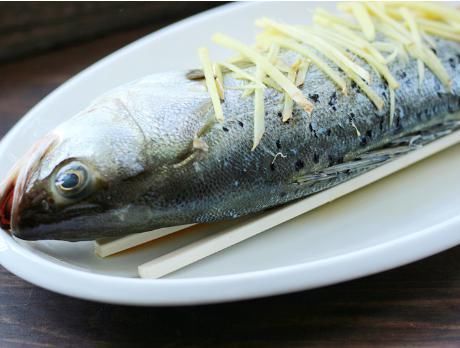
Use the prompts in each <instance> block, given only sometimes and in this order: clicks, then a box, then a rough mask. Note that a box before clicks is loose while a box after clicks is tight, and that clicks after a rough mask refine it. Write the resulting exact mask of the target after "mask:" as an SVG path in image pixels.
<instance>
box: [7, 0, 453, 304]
mask: <svg viewBox="0 0 460 348" xmlns="http://www.w3.org/2000/svg"><path fill="white" fill-rule="evenodd" d="M317 5H318V4H315V3H289V2H283V3H281V2H271V3H249V4H248V3H238V4H230V5H226V6H222V7H220V8H217V9H214V10H211V11H208V12H206V13H203V14H200V15H197V16H194V17H191V18H189V19H187V20H185V21H182V22H179V23H177V24H174V25H172V26H170V27H167V28H165V29H163V30H160V31H158V32H156V33H153V34H151V35H148V36H146V37H145V38H143V39H141V40H138V41H136V42H134V43H133V44H131V45H129V46H126V47H125V48H123V49H121V50H119V51H117V52H115V53H114V54H112V55H110V56H108V57H107V58H105V59H103V60H101V61H100V62H98V63H96V64H95V65H93V66H91V67H90V68H88V69H86V70H85V71H83V72H82V73H80V74H79V75H77V76H76V77H74V78H73V79H71V80H69V81H68V82H67V83H65V84H64V85H62V86H61V87H59V88H58V89H57V90H56V91H54V92H53V93H51V94H50V95H49V96H48V97H47V98H45V99H44V100H43V101H42V102H40V103H39V104H38V105H37V106H36V107H35V108H33V109H32V110H31V111H30V112H29V113H28V114H27V115H26V116H25V117H24V118H23V119H22V120H21V121H20V122H19V123H18V124H17V125H16V127H14V129H13V130H12V131H11V132H10V133H9V134H8V135H7V136H6V137H5V138H4V139H3V141H2V142H1V145H0V158H2V161H1V162H0V177H4V176H5V175H6V172H7V171H8V169H9V168H10V167H11V165H12V164H13V162H14V160H15V158H18V157H19V156H21V155H22V154H23V153H24V152H25V151H26V149H27V148H28V147H29V146H30V144H31V143H32V142H33V141H34V140H35V139H37V138H38V137H39V136H40V135H42V134H44V133H45V132H46V131H48V130H49V129H50V128H52V127H54V126H56V125H57V124H58V123H60V122H62V121H63V120H65V119H66V118H68V117H70V116H71V115H73V114H74V113H76V112H77V111H79V110H80V109H82V108H83V107H85V106H86V105H87V104H88V103H89V102H90V101H91V100H92V99H93V98H94V97H96V96H98V95H99V94H101V93H102V92H104V91H106V90H108V89H110V88H112V87H115V86H117V85H119V84H122V83H124V82H127V81H130V80H133V79H136V78H138V77H141V76H143V75H146V74H150V73H153V72H161V71H167V70H174V69H182V68H193V67H196V66H198V60H197V52H196V51H197V47H199V46H202V45H206V46H208V47H211V53H212V56H213V58H220V57H226V56H228V54H229V52H227V51H225V50H224V49H218V48H217V47H216V46H214V45H213V44H212V43H211V41H210V37H211V35H212V34H213V33H214V32H224V33H227V34H231V35H233V36H234V37H237V38H239V39H241V40H242V41H246V42H248V43H249V42H252V41H253V37H254V26H253V22H254V20H255V19H256V18H258V17H261V16H270V17H272V18H275V19H280V20H284V21H290V22H296V23H302V22H304V23H306V22H307V21H308V18H311V10H312V9H313V8H314V7H316V6H317ZM321 6H322V7H328V8H331V9H332V8H334V7H335V4H334V3H321ZM459 170H460V146H457V147H453V148H451V149H448V150H446V151H444V152H442V153H440V154H438V155H436V156H434V157H431V158H429V159H427V160H424V161H423V162H421V163H419V164H416V165H414V166H412V167H410V168H408V169H406V170H404V171H401V172H399V173H397V174H395V175H392V176H390V177H388V178H386V179H384V180H381V181H379V182H377V183H375V184H373V185H370V186H368V187H366V188H364V189H361V190H359V191H357V192H355V193H353V194H350V195H348V196H346V197H344V198H341V199H339V200H337V201H335V202H333V203H330V204H328V205H326V206H323V207H322V208H319V209H316V210H314V211H312V212H310V213H308V214H305V215H303V216H301V217H299V218H297V219H295V220H292V221H290V222H288V223H284V224H282V225H280V226H277V227H276V228H273V229H271V230H269V231H267V232H265V233H263V234H261V235H259V236H257V237H254V238H252V239H250V240H248V241H246V242H244V243H241V244H239V245H236V246H234V247H232V248H229V249H227V250H225V251H223V252H220V253H218V254H216V255H214V256H212V257H209V258H207V259H205V260H202V261H201V262H198V263H196V264H194V265H191V266H189V267H187V268H184V269H182V270H180V271H178V272H176V273H173V274H171V275H169V276H168V277H166V278H164V279H159V280H142V279H138V278H136V268H137V266H138V265H139V264H141V263H143V262H146V261H148V260H150V259H152V258H154V257H156V256H158V255H161V254H164V253H166V252H168V251H171V250H173V249H175V248H177V247H179V246H181V245H184V244H186V243H189V242H190V241H192V240H195V239H198V238H200V237H203V235H200V236H197V235H195V234H193V235H190V236H189V237H188V240H184V239H179V238H167V239H165V240H163V241H162V242H161V243H157V244H155V246H152V245H151V246H148V247H144V248H141V249H139V250H138V251H137V252H135V253H126V254H122V255H119V256H116V257H112V258H109V259H104V260H103V259H99V258H97V257H95V256H94V254H93V246H92V243H90V242H81V243H66V242H34V243H26V242H21V241H18V240H15V239H13V238H11V237H10V236H9V235H8V234H7V233H6V232H4V231H0V262H1V264H2V265H3V266H4V267H6V268H7V269H8V270H10V271H11V272H13V273H15V274H16V275H18V276H19V277H22V278H24V279H26V280H28V281H30V282H32V283H34V284H36V285H39V286H42V287H44V288H47V289H50V290H52V291H56V292H59V293H62V294H67V295H70V296H75V297H79V298H85V299H91V300H97V301H103V302H111V303H123V304H136V305H170V304H173V305H178V304H197V303H213V302H223V301H231V300H237V299H247V298H254V297H260V296H267V295H274V294H281V293H287V292H292V291H298V290H303V289H311V288H315V287H320V286H324V285H328V284H333V283H337V282H341V281H344V280H349V279H353V278H357V277H362V276H365V275H368V274H372V273H376V272H380V271H384V270H387V269H390V268H393V267H397V266H400V265H403V264H406V263H409V262H412V261H415V260H418V259H421V258H423V257H426V256H429V255H432V254H435V253H437V252H440V251H442V250H445V249H447V248H450V247H453V246H455V245H457V244H459V243H460V214H459V213H460V211H459V210H460V185H459V184H458V172H459ZM205 233H206V234H209V233H212V231H206V232H205Z"/></svg>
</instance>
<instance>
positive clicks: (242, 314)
mask: <svg viewBox="0 0 460 348" xmlns="http://www.w3.org/2000/svg"><path fill="white" fill-rule="evenodd" d="M152 29H154V27H153V26H147V27H143V28H139V29H136V30H130V31H126V32H123V33H118V34H114V35H111V36H108V37H105V38H102V39H98V40H95V41H92V42H88V43H83V44H78V45H76V46H73V47H68V48H65V49H60V50H57V51H52V52H49V53H46V54H43V55H40V56H36V57H34V58H30V59H25V60H22V61H18V62H14V63H10V64H4V65H0V76H1V78H0V136H1V135H3V134H5V132H6V131H7V130H8V129H9V128H10V127H11V126H12V125H13V123H14V122H15V121H16V120H17V119H18V118H19V117H21V115H23V114H24V113H25V112H26V111H27V110H28V109H29V108H30V107H31V106H33V105H34V104H35V103H36V102H38V101H39V100H40V99H41V98H42V97H43V96H45V95H46V94H47V93H49V92H50V91H51V90H53V89H54V88H55V87H57V86H59V85H60V84H61V83H62V82H64V81H65V80H67V79H68V78H69V77H71V76H72V75H74V74H76V73H77V72H79V71H80V70H81V69H83V68H84V67H86V66H88V65H89V64H91V63H93V62H95V61H96V60H98V59H100V58H101V57H103V56H104V55H106V54H108V53H110V52H112V51H113V50H115V49H117V48H119V47H121V46H123V45H125V44H127V43H129V42H130V41H132V40H134V39H136V38H138V37H140V36H142V35H144V34H146V33H148V32H150V31H151V30H152ZM459 233H460V231H459ZM440 238H442V236H440ZM414 247H415V246H414ZM339 345H340V346H341V347H368V346H373V347H459V346H460V247H456V248H453V249H451V250H449V251H446V252H444V253H441V254H439V255H436V256H433V257H430V258H428V259H426V260H423V261H420V262H417V263H414V264H412V265H409V266H405V267H401V268H399V269H396V270H392V271H389V272H385V273H381V274H378V275H374V276H371V277H367V278H365V279H360V280H355V281H351V282H348V283H344V284H339V285H335V286H331V287H327V288H323V289H318V290H313V291H305V292H300V293H297V294H290V295H284V296H278V297H272V298H266V299H260V300H253V301H245V302H238V303H230V304H222V305H212V306H195V307H178V308H136V307H123V306H114V305H105V304H98V303H92V302H87V301H81V300H76V299H72V298H68V297H65V296H61V295H56V294H54V293H51V292H49V291H46V290H43V289H40V288H37V287H35V286H33V285H30V284H28V283H26V282H24V281H22V280H20V279H18V278H17V277H15V276H14V275H12V274H10V273H8V272H7V271H5V270H4V269H1V268H0V347H2V348H4V347H6V348H9V347H144V346H145V347H220V346H221V347H228V348H231V347H251V348H252V347H254V348H256V347H257V348H258V347H269V348H270V347H306V346H308V347H337V346H339Z"/></svg>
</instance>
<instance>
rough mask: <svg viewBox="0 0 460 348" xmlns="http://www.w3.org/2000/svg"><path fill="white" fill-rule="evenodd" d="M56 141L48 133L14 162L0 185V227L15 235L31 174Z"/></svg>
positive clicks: (54, 137) (53, 135) (55, 137)
mask: <svg viewBox="0 0 460 348" xmlns="http://www.w3.org/2000/svg"><path fill="white" fill-rule="evenodd" d="M56 142H57V135H55V134H48V135H46V136H45V137H43V138H42V139H40V140H39V141H37V142H36V143H35V145H34V146H32V148H31V149H30V150H29V151H28V152H27V153H26V154H25V155H24V156H23V157H22V158H21V159H20V160H19V161H18V162H17V163H16V164H15V166H14V167H13V169H12V170H11V171H10V173H9V174H8V175H7V179H6V181H5V183H4V184H3V185H0V228H2V229H4V230H6V231H10V232H11V233H12V234H14V235H16V232H17V231H16V228H19V223H20V217H21V211H20V207H21V206H22V204H21V203H22V201H23V197H24V194H25V191H26V188H27V186H28V185H29V183H30V179H31V176H32V174H33V173H34V171H35V170H36V169H37V167H38V165H39V163H40V161H41V160H42V159H43V158H44V157H45V155H46V154H47V153H48V152H49V151H50V150H51V149H52V148H54V145H55V144H56Z"/></svg>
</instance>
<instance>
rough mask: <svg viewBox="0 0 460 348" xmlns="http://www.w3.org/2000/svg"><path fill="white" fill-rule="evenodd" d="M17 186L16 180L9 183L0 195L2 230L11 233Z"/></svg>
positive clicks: (0, 224) (0, 222) (0, 225)
mask: <svg viewBox="0 0 460 348" xmlns="http://www.w3.org/2000/svg"><path fill="white" fill-rule="evenodd" d="M15 186H16V178H14V179H13V180H10V181H8V183H7V184H6V185H5V189H3V190H2V191H1V192H2V194H1V195H0V228H2V229H4V230H6V231H9V230H11V217H12V215H13V200H14V188H15Z"/></svg>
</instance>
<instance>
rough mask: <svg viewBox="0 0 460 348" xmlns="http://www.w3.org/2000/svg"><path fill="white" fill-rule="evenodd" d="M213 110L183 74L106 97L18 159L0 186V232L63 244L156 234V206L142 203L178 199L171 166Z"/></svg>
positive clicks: (204, 94)
mask: <svg viewBox="0 0 460 348" xmlns="http://www.w3.org/2000/svg"><path fill="white" fill-rule="evenodd" d="M210 107H211V104H210V100H209V95H208V93H207V92H206V88H205V87H204V84H203V82H197V81H190V80H189V79H187V78H186V77H185V74H181V73H174V74H157V75H152V76H151V77H149V78H143V79H140V80H139V81H137V82H136V81H135V82H133V83H130V84H128V85H125V86H121V87H119V88H117V89H115V90H112V91H109V92H107V93H106V94H104V95H103V96H101V97H99V98H98V99H96V100H95V101H94V102H93V103H92V104H91V105H90V106H89V107H88V108H86V109H85V110H83V111H82V112H80V113H79V114H77V115H75V116H74V117H72V118H70V119H69V120H67V121H65V122H64V123H62V124H61V125H59V126H58V127H57V128H55V129H54V130H53V131H51V132H50V133H49V134H47V135H46V136H45V137H43V138H42V139H40V140H39V141H38V142H37V143H36V144H35V145H34V146H33V147H32V149H31V150H30V151H29V152H28V153H27V154H26V155H25V156H24V157H23V158H22V159H21V160H20V161H18V164H17V165H16V167H15V168H14V169H13V170H12V171H11V173H10V175H9V176H8V177H7V180H5V181H4V183H3V184H2V186H1V187H0V225H1V226H2V227H3V228H4V229H7V230H10V231H11V232H12V234H13V235H15V236H16V237H18V238H21V239H24V240H50V239H52V240H67V241H79V240H94V239H97V238H102V237H114V236H121V235H126V234H130V233H135V232H145V231H148V230H149V229H151V228H153V227H155V226H153V225H152V221H154V223H155V224H157V225H158V226H159V227H161V226H162V225H164V224H165V221H164V220H162V219H164V218H163V216H164V215H161V214H164V213H161V208H163V207H160V208H159V209H152V207H151V205H149V204H147V203H145V199H147V200H148V199H149V198H144V195H145V194H146V192H147V193H148V192H151V189H152V187H154V188H155V187H157V188H161V189H162V190H163V191H164V192H167V194H169V193H171V192H176V191H177V186H174V183H172V180H171V178H170V177H171V171H172V169H171V168H174V167H175V164H176V163H178V162H181V161H183V160H184V158H186V157H187V156H188V154H189V152H190V148H191V145H192V143H193V139H194V135H195V134H196V133H197V131H198V130H199V129H200V128H201V127H202V124H200V122H205V121H206V117H205V115H206V114H207V113H208V112H209V110H210ZM168 185H169V186H168ZM150 201H152V199H150ZM174 209H175V208H174ZM163 210H164V209H163ZM171 210H173V208H171V209H169V210H168V214H170V215H171V214H172V213H170V211H171ZM159 211H160V212H159ZM159 214H160V215H161V217H159ZM149 221H150V222H149ZM170 222H171V219H170V220H169V221H168V222H166V224H168V223H170Z"/></svg>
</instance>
